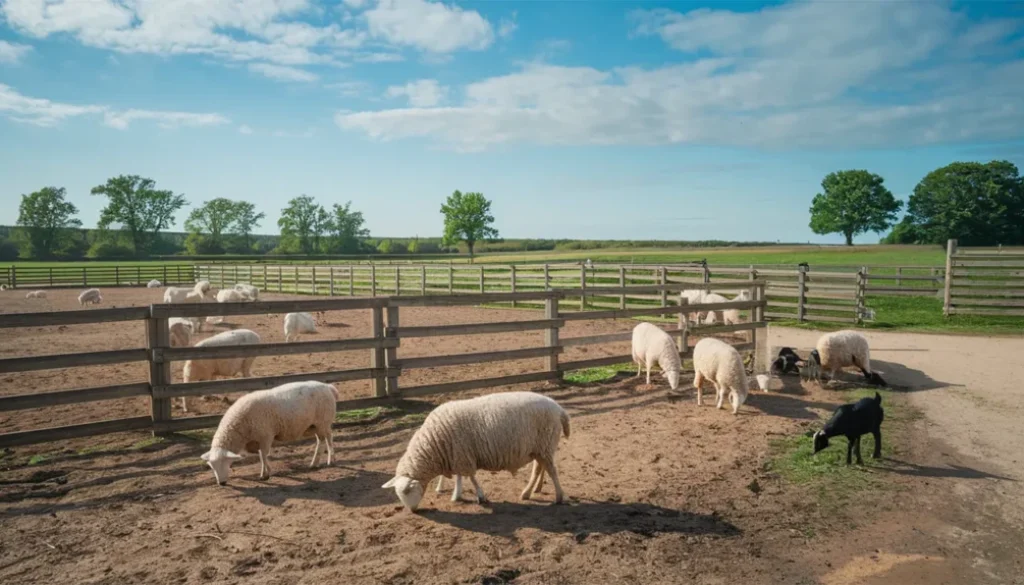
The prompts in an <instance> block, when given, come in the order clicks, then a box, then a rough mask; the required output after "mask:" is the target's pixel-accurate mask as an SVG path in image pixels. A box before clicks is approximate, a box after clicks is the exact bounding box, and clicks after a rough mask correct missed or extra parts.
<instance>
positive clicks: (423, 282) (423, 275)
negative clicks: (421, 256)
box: [420, 264, 427, 296]
mask: <svg viewBox="0 0 1024 585" xmlns="http://www.w3.org/2000/svg"><path fill="white" fill-rule="evenodd" d="M420 295H422V296H427V265H426V264H421V265H420Z"/></svg>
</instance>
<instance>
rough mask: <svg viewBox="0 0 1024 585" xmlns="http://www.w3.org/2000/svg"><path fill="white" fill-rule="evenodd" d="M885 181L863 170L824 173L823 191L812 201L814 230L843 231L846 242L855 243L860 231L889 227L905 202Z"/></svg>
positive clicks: (824, 231)
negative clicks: (886, 185)
mask: <svg viewBox="0 0 1024 585" xmlns="http://www.w3.org/2000/svg"><path fill="white" fill-rule="evenodd" d="M883 183H884V180H883V179H882V177H880V176H878V175H876V174H874V173H869V172H868V171H864V170H848V171H836V172H833V173H829V174H828V175H825V178H824V179H823V180H822V181H821V188H822V190H823V191H824V192H823V193H818V194H817V195H815V196H814V199H813V200H812V201H811V230H812V231H813V232H814V233H816V234H834V233H840V234H843V236H844V237H845V238H846V245H847V246H852V245H853V236H855V235H857V234H862V233H864V232H869V231H871V232H881V231H885V230H887V229H889V226H891V225H892V224H893V223H894V222H895V221H896V214H897V213H898V212H899V210H900V208H901V207H902V206H903V202H902V201H898V200H897V199H896V197H894V196H893V194H892V193H891V192H890V191H889V190H888V189H886V188H885V185H884V184H883Z"/></svg>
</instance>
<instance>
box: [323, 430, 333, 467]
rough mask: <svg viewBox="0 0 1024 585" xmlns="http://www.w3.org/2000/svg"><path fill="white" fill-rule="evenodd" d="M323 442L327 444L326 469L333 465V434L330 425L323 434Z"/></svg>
mask: <svg viewBox="0 0 1024 585" xmlns="http://www.w3.org/2000/svg"><path fill="white" fill-rule="evenodd" d="M324 442H325V443H327V467H330V466H331V465H332V464H333V463H334V432H333V431H332V430H331V425H330V424H328V425H327V431H325V432H324Z"/></svg>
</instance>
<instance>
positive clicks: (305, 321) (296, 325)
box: [284, 313, 316, 343]
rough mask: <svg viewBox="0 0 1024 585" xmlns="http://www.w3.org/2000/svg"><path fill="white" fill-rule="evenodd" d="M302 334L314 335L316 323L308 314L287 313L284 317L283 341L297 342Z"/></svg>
mask: <svg viewBox="0 0 1024 585" xmlns="http://www.w3.org/2000/svg"><path fill="white" fill-rule="evenodd" d="M302 333H316V322H314V320H313V316H312V315H310V314H309V313H288V314H287V315H285V316H284V340H285V343H290V342H291V341H292V340H293V339H294V340H295V341H298V340H299V335H300V334H302Z"/></svg>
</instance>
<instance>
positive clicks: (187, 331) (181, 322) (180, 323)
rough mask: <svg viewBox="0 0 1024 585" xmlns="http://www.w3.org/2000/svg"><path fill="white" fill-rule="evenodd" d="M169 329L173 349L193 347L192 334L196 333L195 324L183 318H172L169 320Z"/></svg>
mask: <svg viewBox="0 0 1024 585" xmlns="http://www.w3.org/2000/svg"><path fill="white" fill-rule="evenodd" d="M167 328H168V329H169V330H170V332H171V347H188V346H190V345H192V334H193V333H194V332H195V324H194V323H193V322H192V321H191V320H189V319H184V318H181V317H171V318H170V319H168V320H167Z"/></svg>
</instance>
